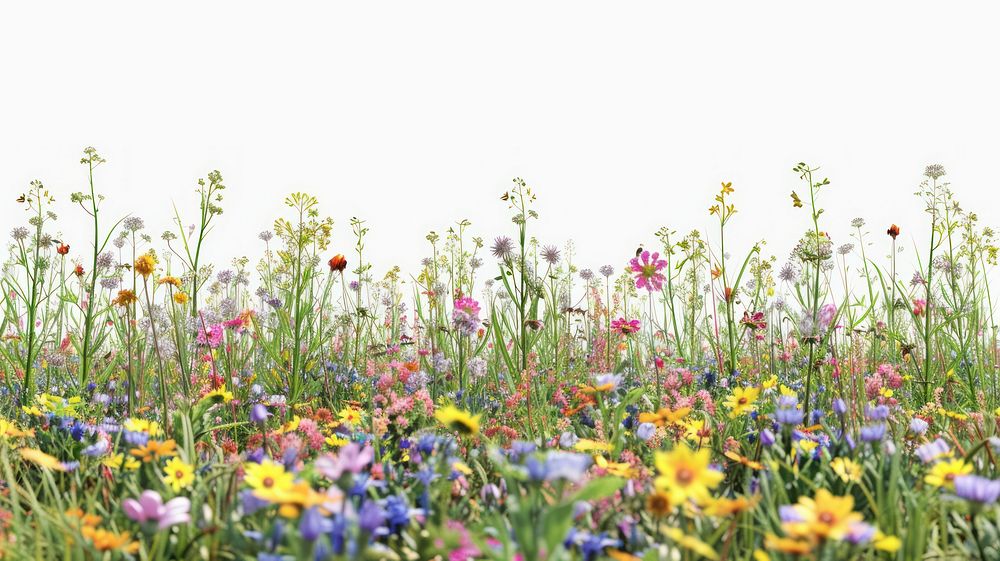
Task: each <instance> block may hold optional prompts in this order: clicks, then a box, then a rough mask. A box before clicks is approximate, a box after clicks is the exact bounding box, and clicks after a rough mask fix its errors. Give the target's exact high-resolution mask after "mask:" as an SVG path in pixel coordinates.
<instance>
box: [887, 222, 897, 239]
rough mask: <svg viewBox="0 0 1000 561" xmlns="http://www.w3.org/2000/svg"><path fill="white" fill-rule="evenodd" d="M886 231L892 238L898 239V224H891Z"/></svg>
mask: <svg viewBox="0 0 1000 561" xmlns="http://www.w3.org/2000/svg"><path fill="white" fill-rule="evenodd" d="M885 233H886V234H889V237H890V238H892V239H896V236H898V235H899V226H896V225H895V224H893V225H892V226H889V229H888V230H886V231H885Z"/></svg>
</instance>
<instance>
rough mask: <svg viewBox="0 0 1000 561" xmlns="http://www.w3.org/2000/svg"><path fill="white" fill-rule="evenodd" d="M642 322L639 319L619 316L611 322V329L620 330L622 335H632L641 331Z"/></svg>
mask: <svg viewBox="0 0 1000 561" xmlns="http://www.w3.org/2000/svg"><path fill="white" fill-rule="evenodd" d="M640 326H641V324H640V323H639V320H637V319H625V318H618V319H616V320H615V321H613V322H611V329H612V330H614V331H618V332H620V333H621V334H622V335H631V334H632V333H636V332H638V331H639V327H640Z"/></svg>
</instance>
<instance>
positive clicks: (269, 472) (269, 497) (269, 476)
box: [243, 460, 293, 502]
mask: <svg viewBox="0 0 1000 561" xmlns="http://www.w3.org/2000/svg"><path fill="white" fill-rule="evenodd" d="M244 466H245V469H246V475H245V476H244V478H243V481H244V482H246V484H247V485H249V486H250V487H252V488H253V491H254V495H255V496H256V497H257V498H260V499H264V500H266V501H271V502H280V501H275V500H273V499H275V498H276V497H277V496H278V495H279V494H280V493H282V492H284V491H288V490H289V489H291V488H292V484H293V483H292V479H293V476H292V474H290V473H288V472H287V471H285V466H283V465H281V464H279V463H277V462H273V461H271V460H264V461H262V462H261V463H259V464H255V463H249V464H244Z"/></svg>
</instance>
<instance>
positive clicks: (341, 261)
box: [330, 253, 347, 273]
mask: <svg viewBox="0 0 1000 561" xmlns="http://www.w3.org/2000/svg"><path fill="white" fill-rule="evenodd" d="M346 268H347V259H346V258H345V257H344V256H343V255H341V254H339V253H338V254H336V255H334V256H333V257H331V258H330V272H331V273H332V272H333V271H339V272H344V269H346Z"/></svg>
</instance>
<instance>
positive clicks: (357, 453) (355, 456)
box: [316, 442, 375, 481]
mask: <svg viewBox="0 0 1000 561" xmlns="http://www.w3.org/2000/svg"><path fill="white" fill-rule="evenodd" d="M374 458H375V451H374V450H372V447H371V446H365V447H364V448H362V447H361V445H359V444H358V443H357V442H351V443H349V444H347V445H346V446H344V447H343V448H341V449H340V453H339V454H337V455H336V456H334V455H333V454H327V455H325V456H322V457H321V458H319V459H318V460H316V471H318V472H320V473H321V474H323V475H324V476H325V477H327V478H328V479H330V480H331V481H336V480H338V479H340V476H341V475H343V474H344V472H351V473H354V474H357V473H361V470H363V469H365V467H366V466H367V465H368V464H370V463H371V462H372V459H374Z"/></svg>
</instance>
